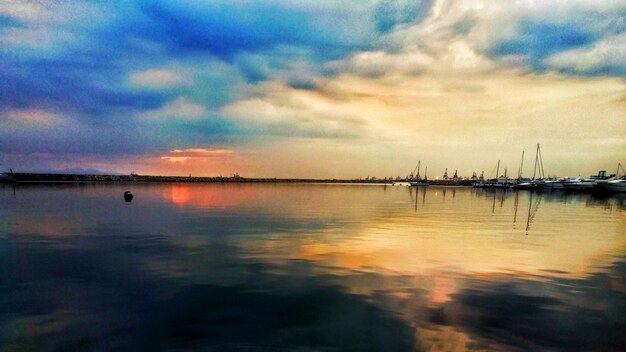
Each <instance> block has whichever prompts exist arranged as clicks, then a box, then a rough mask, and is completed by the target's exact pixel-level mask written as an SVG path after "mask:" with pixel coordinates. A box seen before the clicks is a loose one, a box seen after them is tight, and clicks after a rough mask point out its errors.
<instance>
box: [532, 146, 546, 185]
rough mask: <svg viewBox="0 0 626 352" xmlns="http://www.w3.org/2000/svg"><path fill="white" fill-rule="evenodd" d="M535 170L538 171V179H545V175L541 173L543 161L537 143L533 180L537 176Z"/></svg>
mask: <svg viewBox="0 0 626 352" xmlns="http://www.w3.org/2000/svg"><path fill="white" fill-rule="evenodd" d="M537 170H539V177H540V178H542V179H543V178H545V174H544V172H543V160H542V159H541V149H539V143H537V153H535V169H534V170H533V180H534V179H535V176H536V175H537Z"/></svg>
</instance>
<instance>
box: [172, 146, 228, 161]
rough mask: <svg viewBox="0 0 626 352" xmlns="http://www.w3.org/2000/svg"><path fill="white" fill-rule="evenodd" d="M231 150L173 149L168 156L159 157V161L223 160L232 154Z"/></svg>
mask: <svg viewBox="0 0 626 352" xmlns="http://www.w3.org/2000/svg"><path fill="white" fill-rule="evenodd" d="M233 153H234V151H233V150H232V149H208V148H186V149H173V150H171V151H170V153H169V155H164V156H161V159H163V160H168V161H171V162H186V161H189V160H194V161H197V160H198V159H205V158H224V157H228V156H230V155H231V154H233Z"/></svg>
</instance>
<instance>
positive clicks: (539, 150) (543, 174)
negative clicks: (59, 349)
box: [537, 143, 546, 178]
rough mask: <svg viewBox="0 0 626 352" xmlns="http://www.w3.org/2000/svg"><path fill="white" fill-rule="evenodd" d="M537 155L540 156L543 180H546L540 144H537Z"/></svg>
mask: <svg viewBox="0 0 626 352" xmlns="http://www.w3.org/2000/svg"><path fill="white" fill-rule="evenodd" d="M537 153H538V155H539V165H540V166H541V178H546V173H545V172H544V171H543V157H542V156H541V148H539V143H537Z"/></svg>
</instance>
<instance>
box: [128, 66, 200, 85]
mask: <svg viewBox="0 0 626 352" xmlns="http://www.w3.org/2000/svg"><path fill="white" fill-rule="evenodd" d="M130 82H131V83H132V84H134V85H136V86H143V87H152V88H165V87H170V86H179V85H191V84H192V81H191V80H190V79H188V78H186V77H184V76H183V75H182V74H180V73H177V72H173V71H170V70H165V69H150V70H146V71H140V72H135V73H132V74H131V76H130Z"/></svg>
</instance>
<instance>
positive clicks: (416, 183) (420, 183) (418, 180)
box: [410, 160, 428, 187]
mask: <svg viewBox="0 0 626 352" xmlns="http://www.w3.org/2000/svg"><path fill="white" fill-rule="evenodd" d="M421 164H422V161H421V160H420V161H418V162H417V174H416V175H415V180H414V181H411V182H410V183H411V186H424V187H426V186H428V177H427V176H426V173H427V172H428V166H427V167H426V170H425V171H424V179H422V178H421V177H420V168H421Z"/></svg>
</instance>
